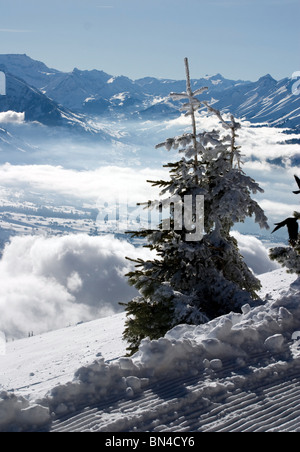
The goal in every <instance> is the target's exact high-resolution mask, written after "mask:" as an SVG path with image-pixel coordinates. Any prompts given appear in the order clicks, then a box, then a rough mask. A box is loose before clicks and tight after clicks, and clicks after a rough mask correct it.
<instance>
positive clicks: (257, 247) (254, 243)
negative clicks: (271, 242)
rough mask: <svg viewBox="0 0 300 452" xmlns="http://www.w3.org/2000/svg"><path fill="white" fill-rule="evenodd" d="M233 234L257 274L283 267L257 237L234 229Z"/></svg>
mask: <svg viewBox="0 0 300 452" xmlns="http://www.w3.org/2000/svg"><path fill="white" fill-rule="evenodd" d="M232 236H233V237H234V238H235V239H236V240H237V241H238V245H239V250H240V253H241V254H242V256H243V257H244V260H245V262H246V263H247V265H248V267H249V268H251V270H252V271H253V272H254V273H255V274H256V275H261V274H263V273H268V272H271V271H273V270H276V269H278V268H280V267H281V266H280V265H279V264H277V263H276V262H273V261H271V259H270V258H269V253H268V249H267V248H266V247H265V246H264V245H263V243H262V242H261V241H260V240H258V239H257V238H256V237H254V236H251V235H243V234H240V233H239V232H237V231H233V232H232Z"/></svg>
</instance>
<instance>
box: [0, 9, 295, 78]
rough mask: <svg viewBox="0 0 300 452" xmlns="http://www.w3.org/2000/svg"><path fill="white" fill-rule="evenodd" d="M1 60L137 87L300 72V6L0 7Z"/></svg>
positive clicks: (276, 76)
mask: <svg viewBox="0 0 300 452" xmlns="http://www.w3.org/2000/svg"><path fill="white" fill-rule="evenodd" d="M0 11H1V16H0V53H26V54H27V55H29V56H31V57H32V58H34V59H37V60H40V61H43V62H45V63H46V64H47V65H48V66H50V67H54V68H57V69H60V70H63V71H71V70H72V69H73V68H74V67H78V68H79V69H101V70H104V71H105V72H108V73H110V74H112V75H121V74H122V75H126V76H128V77H131V78H133V79H135V78H140V77H144V76H146V75H150V76H154V77H165V78H175V79H178V78H180V79H183V78H184V76H185V74H184V66H183V58H184V57H185V56H188V57H189V59H190V65H191V71H192V77H194V78H198V77H201V76H203V75H206V74H215V73H217V72H220V73H222V74H223V75H224V76H225V77H227V78H232V79H239V78H240V79H244V80H257V79H258V78H259V77H261V76H262V75H265V74H267V73H270V74H271V75H272V76H273V77H274V78H276V79H280V78H283V77H286V76H291V75H292V73H293V72H295V71H300V58H299V55H300V52H299V50H300V49H299V47H300V27H299V17H300V1H299V0H149V1H148V0H147V1H145V0H51V1H49V0H0Z"/></svg>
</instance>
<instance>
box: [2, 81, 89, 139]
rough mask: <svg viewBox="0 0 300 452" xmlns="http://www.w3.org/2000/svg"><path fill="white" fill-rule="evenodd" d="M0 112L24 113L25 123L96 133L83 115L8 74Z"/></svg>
mask: <svg viewBox="0 0 300 452" xmlns="http://www.w3.org/2000/svg"><path fill="white" fill-rule="evenodd" d="M0 111H1V112H7V111H13V112H17V113H24V115H25V121H37V122H39V123H41V124H44V125H47V126H60V127H62V126H64V127H68V128H73V129H75V130H80V131H82V132H85V131H90V132H95V131H93V129H92V128H91V127H89V126H87V124H86V121H85V118H84V117H83V116H82V115H78V114H75V113H73V112H71V111H70V110H68V109H67V108H65V107H63V106H61V105H58V104H57V103H56V102H54V101H53V100H51V99H50V98H48V97H47V96H46V95H45V94H43V93H42V92H41V91H39V90H38V89H36V88H34V87H32V86H30V85H28V84H27V83H26V82H24V81H23V80H22V79H19V78H17V77H15V76H14V75H12V74H9V73H6V95H5V96H0Z"/></svg>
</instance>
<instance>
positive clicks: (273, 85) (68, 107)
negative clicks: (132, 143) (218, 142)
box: [0, 54, 300, 133]
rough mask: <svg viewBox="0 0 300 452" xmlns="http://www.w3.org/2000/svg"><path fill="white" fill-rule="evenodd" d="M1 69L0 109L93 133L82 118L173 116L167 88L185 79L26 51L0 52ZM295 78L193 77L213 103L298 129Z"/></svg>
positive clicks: (180, 86)
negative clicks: (78, 64)
mask: <svg viewBox="0 0 300 452" xmlns="http://www.w3.org/2000/svg"><path fill="white" fill-rule="evenodd" d="M0 71H2V72H4V73H5V74H6V87H7V90H6V96H0V112H4V111H8V110H12V111H16V112H24V113H25V120H26V121H37V122H40V123H42V124H45V125H48V126H68V127H72V128H74V129H75V130H80V131H85V132H88V133H96V132H97V131H96V130H94V129H93V127H92V126H91V125H90V123H88V122H87V118H88V117H91V116H100V117H105V118H108V117H114V118H119V119H126V120H129V119H132V120H137V119H147V120H151V119H153V120H157V119H161V118H162V117H164V118H166V117H170V118H171V117H175V116H178V114H179V110H180V106H181V105H180V103H179V102H173V101H172V100H171V99H170V97H169V94H170V92H172V91H173V92H183V91H185V89H186V82H185V81H184V80H171V79H157V78H153V77H145V78H142V79H137V80H131V79H129V78H128V77H124V76H112V75H110V74H107V73H106V72H103V71H99V70H90V71H87V70H79V69H77V68H75V69H74V70H73V71H72V72H61V71H59V70H56V69H51V68H49V67H47V66H46V65H45V64H44V63H42V62H39V61H36V60H33V59H32V58H30V57H29V56H27V55H18V54H9V55H0ZM294 83H295V80H293V79H292V78H284V79H282V80H280V81H277V80H275V79H274V78H273V77H272V76H271V75H269V74H268V75H266V76H264V77H261V78H260V79H259V80H258V81H256V82H250V81H242V80H228V79H226V78H224V77H223V76H222V75H221V74H216V75H213V76H206V77H204V78H199V79H193V80H192V87H193V89H195V90H196V89H197V88H200V87H202V86H207V87H208V91H207V92H206V93H205V94H204V95H203V96H202V100H207V101H209V102H210V103H211V104H213V105H214V107H215V108H217V109H219V110H222V111H228V112H231V113H232V114H234V115H235V116H236V117H244V118H246V119H248V120H250V121H251V122H253V123H262V122H267V123H268V124H270V125H272V126H277V127H287V128H291V129H294V130H295V131H299V132H300V96H299V95H298V96H296V95H294V94H293V93H292V86H293V84H294Z"/></svg>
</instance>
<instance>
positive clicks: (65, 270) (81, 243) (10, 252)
mask: <svg viewBox="0 0 300 452" xmlns="http://www.w3.org/2000/svg"><path fill="white" fill-rule="evenodd" d="M148 253H149V251H148V250H145V249H136V248H134V246H133V245H131V244H129V243H127V242H125V241H120V240H117V239H115V238H113V237H112V236H104V237H89V236H87V235H84V234H79V235H70V236H64V237H15V238H13V239H12V241H11V243H10V244H8V245H7V246H6V248H5V250H4V254H3V257H2V260H1V261H0V280H1V285H0V312H1V316H0V331H1V330H2V331H3V332H4V333H5V334H6V336H7V337H10V338H11V337H14V338H19V337H24V336H26V335H27V334H28V333H29V332H31V331H33V333H34V334H39V333H42V332H46V331H50V330H55V329H59V328H62V327H65V326H68V325H69V324H76V323H78V322H80V321H88V320H92V319H95V318H100V317H105V316H107V315H110V314H112V313H115V312H120V311H122V309H123V308H122V307H120V305H119V302H126V301H129V300H130V299H131V298H133V297H134V296H136V294H137V292H136V291H135V289H134V288H132V287H130V286H129V285H128V284H127V278H126V277H125V276H124V275H125V274H126V273H128V271H130V270H131V269H132V268H133V264H132V263H130V262H129V261H128V260H126V259H125V256H128V257H132V258H136V257H137V258H138V257H148V256H149V254H148Z"/></svg>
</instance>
